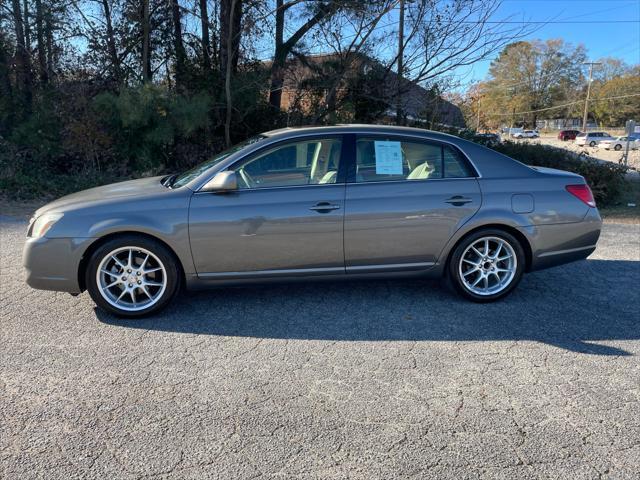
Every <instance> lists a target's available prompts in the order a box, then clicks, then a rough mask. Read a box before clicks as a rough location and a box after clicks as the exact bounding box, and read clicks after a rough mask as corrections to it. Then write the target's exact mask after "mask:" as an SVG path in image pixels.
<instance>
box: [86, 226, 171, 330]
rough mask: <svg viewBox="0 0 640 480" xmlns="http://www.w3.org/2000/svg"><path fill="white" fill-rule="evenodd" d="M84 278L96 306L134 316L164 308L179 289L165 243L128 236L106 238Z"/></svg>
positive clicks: (92, 258)
mask: <svg viewBox="0 0 640 480" xmlns="http://www.w3.org/2000/svg"><path fill="white" fill-rule="evenodd" d="M85 280H86V285H87V290H88V291H89V295H91V298H92V299H93V301H94V302H95V303H96V304H97V305H98V306H99V307H101V308H102V309H104V310H106V311H108V312H111V313H114V314H116V315H118V316H121V317H129V318H135V317H142V316H145V315H149V314H151V313H154V312H157V311H159V310H160V309H162V308H164V307H165V306H166V305H167V304H168V303H169V302H170V301H171V299H172V298H173V297H174V295H175V294H176V292H177V291H178V287H179V285H180V273H179V269H178V266H177V262H176V260H175V258H174V256H173V254H172V253H171V252H170V251H169V250H168V249H167V248H166V247H165V246H164V245H162V244H161V243H159V242H157V241H155V240H153V239H150V238H147V237H143V236H137V235H127V236H123V237H118V238H115V239H113V240H109V241H107V242H106V243H105V244H104V245H101V246H100V247H99V248H98V249H97V250H96V251H95V252H94V253H93V255H92V256H91V259H90V260H89V264H88V268H87V271H86V279H85Z"/></svg>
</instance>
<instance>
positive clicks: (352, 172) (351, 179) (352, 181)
mask: <svg viewBox="0 0 640 480" xmlns="http://www.w3.org/2000/svg"><path fill="white" fill-rule="evenodd" d="M361 138H364V139H373V140H374V141H375V139H376V138H381V139H389V140H394V141H400V142H402V141H403V140H404V141H407V142H412V143H423V144H425V143H426V144H432V145H439V146H440V148H441V150H440V152H441V153H440V156H441V160H440V161H441V162H442V163H441V166H442V177H441V178H422V179H416V180H408V179H407V178H404V179H401V180H373V181H371V182H358V181H357V179H356V170H357V165H358V157H357V154H358V153H357V149H356V144H357V142H358V140H359V139H361ZM445 146H447V147H450V148H452V149H453V150H455V151H456V152H457V153H458V154H459V155H460V158H461V159H462V161H463V162H465V164H466V166H467V168H468V169H469V170H470V172H471V175H470V176H468V177H445V176H444V147H445ZM351 154H352V157H351V158H352V161H351V163H352V165H353V168H351V169H349V176H348V178H347V184H348V185H367V184H374V183H402V182H408V183H419V182H431V181H438V180H449V181H451V180H470V179H472V180H477V179H479V178H482V175H481V174H480V171H479V170H478V169H477V168H476V166H475V164H474V163H473V162H472V161H471V159H470V158H469V156H468V155H467V154H466V153H465V152H464V151H462V149H461V148H459V147H458V146H457V145H455V144H453V143H450V142H447V141H442V140H435V139H431V138H423V137H420V136H417V135H403V134H397V133H392V134H382V133H378V132H374V133H361V132H357V133H355V134H354V138H353V145H352V149H351Z"/></svg>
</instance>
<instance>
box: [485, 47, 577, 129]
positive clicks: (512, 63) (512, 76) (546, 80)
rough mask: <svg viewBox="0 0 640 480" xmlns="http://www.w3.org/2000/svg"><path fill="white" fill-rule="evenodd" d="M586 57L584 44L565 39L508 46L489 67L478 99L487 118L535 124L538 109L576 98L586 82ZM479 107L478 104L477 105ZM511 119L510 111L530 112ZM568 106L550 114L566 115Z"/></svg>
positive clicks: (494, 122) (493, 124)
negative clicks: (487, 76) (582, 70)
mask: <svg viewBox="0 0 640 480" xmlns="http://www.w3.org/2000/svg"><path fill="white" fill-rule="evenodd" d="M585 58H586V56H585V50H584V47H582V46H577V47H574V46H572V45H570V44H567V43H565V42H564V41H563V40H547V41H546V42H540V41H533V42H515V43H512V44H510V45H508V46H507V47H506V48H505V49H504V50H502V52H500V55H499V56H498V58H497V59H496V60H494V61H493V62H492V63H491V66H490V67H489V80H488V81H487V82H484V83H482V84H481V85H480V86H479V89H478V92H477V99H478V100H479V101H480V102H481V103H482V112H483V113H484V115H485V117H486V118H488V117H491V118H492V122H491V123H492V125H491V126H496V125H495V124H496V123H499V122H501V121H503V120H506V119H508V120H509V122H514V123H526V124H529V125H531V126H533V127H535V124H536V121H537V118H538V116H539V114H538V113H537V112H535V110H540V109H544V108H548V107H552V106H554V105H557V104H559V103H566V102H570V101H572V100H574V99H575V97H576V92H577V91H578V90H579V88H580V87H581V86H582V85H583V84H584V77H583V76H582V72H581V68H582V62H583V61H584V59H585ZM474 108H477V107H474ZM529 111H533V112H532V113H525V114H522V115H519V116H518V117H517V118H510V116H509V115H508V114H509V112H518V113H519V112H529ZM566 113H567V109H564V110H563V109H557V110H554V111H553V112H552V113H550V115H555V116H562V115H563V114H565V115H566Z"/></svg>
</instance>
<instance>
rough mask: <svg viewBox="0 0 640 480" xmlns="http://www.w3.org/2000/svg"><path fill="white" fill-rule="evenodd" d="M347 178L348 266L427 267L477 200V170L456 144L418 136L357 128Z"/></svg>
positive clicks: (372, 269)
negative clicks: (358, 133)
mask: <svg viewBox="0 0 640 480" xmlns="http://www.w3.org/2000/svg"><path fill="white" fill-rule="evenodd" d="M355 157H356V168H355V172H352V173H351V177H350V179H349V182H348V183H347V191H346V200H345V203H346V205H345V208H346V212H345V227H344V229H345V230H344V235H345V239H344V246H345V264H346V271H347V273H358V272H376V271H401V270H414V269H427V268H429V267H431V266H432V265H433V264H434V263H435V262H436V261H437V260H438V257H439V255H440V252H441V251H442V249H443V248H444V246H445V245H446V243H447V242H448V241H449V239H450V238H451V236H452V235H453V234H454V233H455V232H456V230H458V229H459V228H460V226H461V225H463V224H464V223H465V222H466V221H467V220H468V219H469V218H471V217H472V216H473V215H474V214H475V212H477V211H478V209H479V208H480V202H481V195H480V187H479V185H478V181H477V180H476V178H475V177H476V175H477V174H476V172H475V170H474V168H473V166H472V165H471V163H470V162H469V161H468V159H467V158H466V157H465V156H464V155H463V154H462V152H460V150H458V149H457V148H456V147H454V146H452V145H448V144H444V143H439V142H435V141H428V140H423V139H420V138H418V137H396V136H378V135H366V136H365V135H361V136H358V138H357V140H356V147H355Z"/></svg>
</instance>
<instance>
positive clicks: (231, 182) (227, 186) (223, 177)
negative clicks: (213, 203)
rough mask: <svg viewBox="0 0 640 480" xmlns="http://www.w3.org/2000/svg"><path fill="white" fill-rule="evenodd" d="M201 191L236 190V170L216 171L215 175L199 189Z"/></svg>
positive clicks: (220, 191) (222, 191) (221, 191)
mask: <svg viewBox="0 0 640 480" xmlns="http://www.w3.org/2000/svg"><path fill="white" fill-rule="evenodd" d="M200 190H201V191H203V192H219V193H224V192H233V191H235V190H238V177H237V176H236V172H234V171H231V170H226V171H224V172H218V173H217V174H216V176H215V177H213V178H212V179H211V180H209V181H208V182H207V183H205V184H204V186H203V187H202V188H201V189H200Z"/></svg>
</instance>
